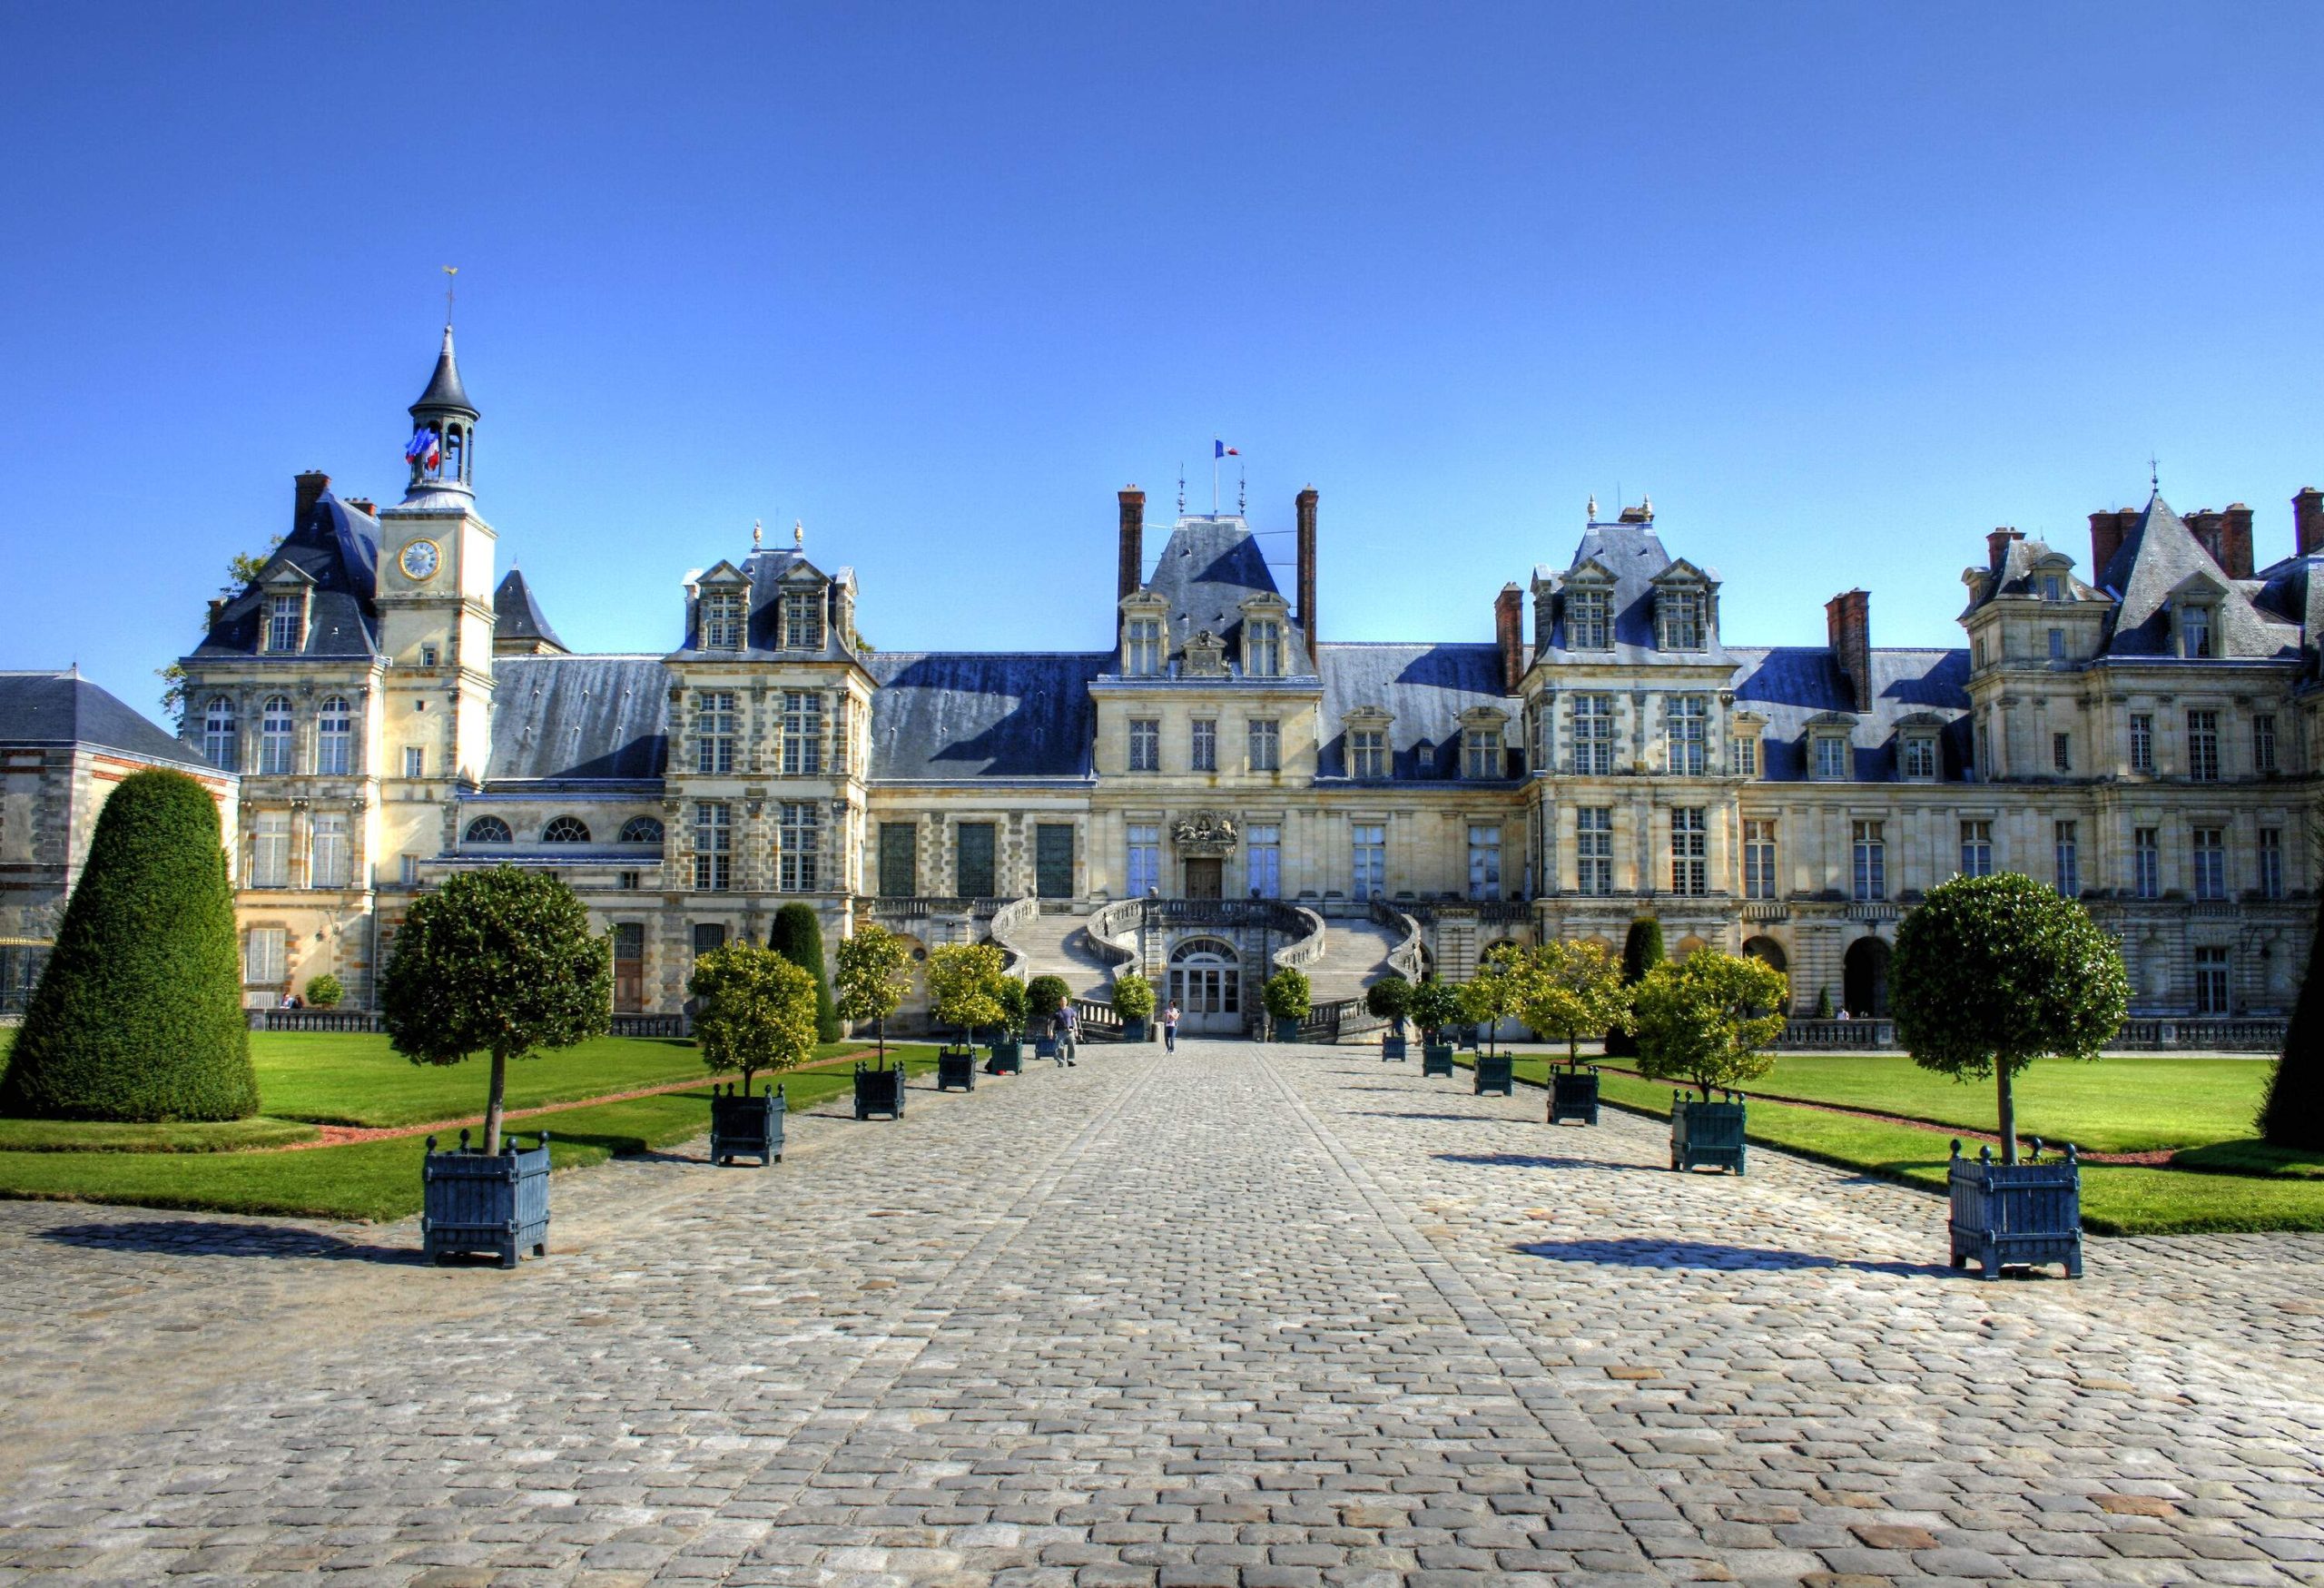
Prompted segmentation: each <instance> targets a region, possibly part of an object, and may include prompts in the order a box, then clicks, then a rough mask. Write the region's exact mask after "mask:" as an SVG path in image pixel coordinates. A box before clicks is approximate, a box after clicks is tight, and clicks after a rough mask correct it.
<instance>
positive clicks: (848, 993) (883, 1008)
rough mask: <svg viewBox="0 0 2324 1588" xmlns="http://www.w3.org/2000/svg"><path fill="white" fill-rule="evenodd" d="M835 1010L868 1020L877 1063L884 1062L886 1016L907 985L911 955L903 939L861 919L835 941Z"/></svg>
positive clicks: (842, 1015) (895, 1007)
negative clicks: (836, 955)
mask: <svg viewBox="0 0 2324 1588" xmlns="http://www.w3.org/2000/svg"><path fill="white" fill-rule="evenodd" d="M838 983H839V985H838V991H839V1000H838V1011H839V1017H840V1018H841V1019H842V1020H844V1021H854V1022H856V1023H858V1024H860V1023H862V1021H871V1022H872V1038H873V1040H874V1041H877V1042H878V1043H879V1057H880V1063H881V1066H882V1067H884V1066H885V1065H886V1064H887V1062H888V1017H889V1016H890V1015H891V1014H893V1013H895V1012H896V1011H897V1010H898V1009H899V1008H900V1007H901V1006H902V1004H903V1001H904V992H905V990H906V989H907V988H909V987H910V986H911V954H910V953H909V952H907V951H906V950H905V948H904V943H903V939H901V938H900V937H898V936H897V935H896V934H895V933H894V932H890V931H889V930H888V929H887V928H886V927H883V926H880V925H877V924H875V923H874V922H864V923H863V924H862V925H861V926H859V927H857V928H856V929H855V932H854V935H852V936H851V937H846V938H842V940H841V941H840V945H839V978H838Z"/></svg>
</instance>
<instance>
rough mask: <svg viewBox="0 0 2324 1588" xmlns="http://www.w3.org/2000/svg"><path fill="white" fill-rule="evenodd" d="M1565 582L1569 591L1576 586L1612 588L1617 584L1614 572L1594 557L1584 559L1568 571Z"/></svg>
mask: <svg viewBox="0 0 2324 1588" xmlns="http://www.w3.org/2000/svg"><path fill="white" fill-rule="evenodd" d="M1563 582H1564V584H1565V587H1567V588H1568V589H1571V588H1572V587H1574V586H1576V585H1590V586H1598V585H1605V586H1611V585H1612V584H1613V583H1614V582H1615V581H1614V570H1613V569H1611V568H1610V567H1607V566H1606V565H1605V564H1604V563H1602V562H1600V561H1599V560H1598V559H1597V558H1596V557H1584V558H1582V559H1581V561H1580V562H1578V563H1576V564H1574V565H1573V566H1572V567H1570V568H1568V569H1567V570H1566V574H1565V579H1564V581H1563Z"/></svg>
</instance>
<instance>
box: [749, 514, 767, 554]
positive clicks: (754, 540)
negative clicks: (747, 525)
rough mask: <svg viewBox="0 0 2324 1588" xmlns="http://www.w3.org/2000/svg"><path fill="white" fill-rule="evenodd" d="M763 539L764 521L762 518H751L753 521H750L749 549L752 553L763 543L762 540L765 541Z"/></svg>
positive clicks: (764, 534)
mask: <svg viewBox="0 0 2324 1588" xmlns="http://www.w3.org/2000/svg"><path fill="white" fill-rule="evenodd" d="M765 538H766V521H765V520H764V519H762V518H753V519H752V520H751V549H752V550H753V551H756V550H757V549H758V548H759V546H760V544H761V542H763V540H765Z"/></svg>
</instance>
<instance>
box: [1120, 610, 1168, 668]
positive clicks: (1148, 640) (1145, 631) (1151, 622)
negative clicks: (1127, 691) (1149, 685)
mask: <svg viewBox="0 0 2324 1588" xmlns="http://www.w3.org/2000/svg"><path fill="white" fill-rule="evenodd" d="M1122 636H1123V638H1122V644H1123V652H1124V654H1123V658H1122V671H1123V672H1125V673H1128V675H1129V676H1131V677H1133V678H1153V677H1157V676H1160V674H1161V672H1162V620H1161V619H1160V618H1158V617H1133V618H1131V619H1130V620H1129V622H1128V625H1127V626H1124V628H1123V630H1122Z"/></svg>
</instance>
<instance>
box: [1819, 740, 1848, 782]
mask: <svg viewBox="0 0 2324 1588" xmlns="http://www.w3.org/2000/svg"><path fill="white" fill-rule="evenodd" d="M1847 775H1848V742H1847V741H1846V739H1844V738H1842V737H1841V736H1840V735H1837V734H1818V735H1816V776H1817V781H1818V782H1827V783H1842V782H1845V781H1846V779H1847Z"/></svg>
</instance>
